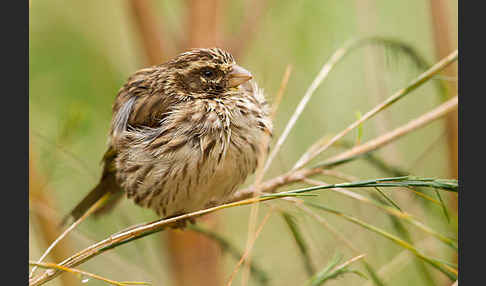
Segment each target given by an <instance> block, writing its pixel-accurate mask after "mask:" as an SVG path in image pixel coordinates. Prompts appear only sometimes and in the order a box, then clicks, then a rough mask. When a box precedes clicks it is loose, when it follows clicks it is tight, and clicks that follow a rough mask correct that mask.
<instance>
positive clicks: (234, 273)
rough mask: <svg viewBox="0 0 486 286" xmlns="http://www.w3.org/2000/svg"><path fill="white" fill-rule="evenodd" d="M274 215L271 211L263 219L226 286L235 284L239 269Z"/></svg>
mask: <svg viewBox="0 0 486 286" xmlns="http://www.w3.org/2000/svg"><path fill="white" fill-rule="evenodd" d="M271 214H272V211H269V212H268V213H267V214H266V215H265V217H264V218H263V220H262V222H261V223H260V226H259V227H258V229H257V230H256V232H255V235H254V236H253V239H252V240H251V242H250V244H249V245H248V247H247V249H246V250H245V253H244V254H243V256H242V257H241V259H240V261H238V263H237V264H236V266H235V268H234V269H233V272H232V273H231V275H230V277H229V279H228V283H227V284H226V286H231V284H232V283H233V279H234V277H235V275H236V273H237V272H238V269H239V268H240V266H241V264H242V263H243V262H244V261H245V260H247V259H248V257H249V255H250V252H251V250H252V248H253V245H255V241H256V239H257V238H258V236H259V235H260V232H261V231H262V229H263V226H265V224H266V223H267V220H268V218H270V215H271Z"/></svg>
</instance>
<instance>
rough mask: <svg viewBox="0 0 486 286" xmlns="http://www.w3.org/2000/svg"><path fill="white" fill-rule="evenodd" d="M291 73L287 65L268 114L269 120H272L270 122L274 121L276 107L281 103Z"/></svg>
mask: <svg viewBox="0 0 486 286" xmlns="http://www.w3.org/2000/svg"><path fill="white" fill-rule="evenodd" d="M291 73H292V65H287V67H286V68H285V73H284V76H283V78H282V82H281V83H280V88H279V89H278V92H277V95H276V96H275V100H274V102H273V105H272V112H271V114H270V118H272V120H273V119H275V115H276V114H277V110H278V107H279V106H280V102H281V101H282V98H283V95H284V93H285V90H286V89H287V84H288V83H289V79H290V74H291Z"/></svg>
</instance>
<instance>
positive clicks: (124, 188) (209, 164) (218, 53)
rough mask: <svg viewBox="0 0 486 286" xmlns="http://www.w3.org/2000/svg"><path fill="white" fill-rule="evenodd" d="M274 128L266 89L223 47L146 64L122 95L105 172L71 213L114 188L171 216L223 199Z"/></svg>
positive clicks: (76, 213) (115, 195)
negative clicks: (265, 92)
mask: <svg viewBox="0 0 486 286" xmlns="http://www.w3.org/2000/svg"><path fill="white" fill-rule="evenodd" d="M271 132H272V123H271V120H270V117H269V107H268V104H267V102H266V100H265V98H264V94H263V91H262V90H261V89H259V88H258V86H257V84H256V83H255V82H254V81H253V80H252V75H251V73H250V72H248V71H247V70H245V69H244V68H242V67H240V66H238V65H237V64H236V63H235V60H234V58H233V56H232V55H231V54H229V53H228V52H226V51H224V50H222V49H219V48H212V49H194V50H190V51H188V52H185V53H182V54H180V55H178V56H177V57H176V58H174V59H172V60H170V61H168V62H166V63H163V64H161V65H157V66H153V67H149V68H144V69H141V70H139V71H137V72H135V73H134V74H133V75H131V76H130V77H129V78H128V81H127V82H126V83H125V84H124V85H123V86H122V88H121V89H120V90H119V92H118V95H117V97H116V99H115V102H114V105H113V117H112V121H111V128H110V132H109V140H108V145H109V147H108V150H107V151H106V153H105V155H104V157H103V164H104V168H103V173H102V176H101V179H100V181H99V183H98V185H97V186H96V187H95V188H94V189H93V190H92V191H91V192H90V193H89V194H88V195H87V196H86V197H85V198H84V199H83V200H82V201H81V202H80V203H79V204H78V205H77V206H76V207H75V208H74V209H73V210H72V212H71V213H70V215H69V216H68V217H72V218H74V219H75V220H77V219H78V218H79V217H81V216H82V215H83V214H84V213H85V212H86V211H87V210H88V209H89V208H90V207H91V206H92V205H93V204H94V203H96V202H97V201H98V200H99V199H100V198H101V197H103V196H104V195H105V194H107V193H110V195H111V197H113V198H121V197H122V194H126V196H127V197H128V198H131V199H133V200H134V202H135V203H136V204H138V205H140V206H143V207H147V208H151V209H153V210H155V211H156V212H157V214H158V215H159V216H161V217H163V218H168V217H173V216H176V215H180V214H184V213H188V212H193V211H196V210H200V209H203V208H206V207H210V206H213V205H217V204H219V203H222V202H224V201H225V200H226V199H228V197H229V196H230V195H231V194H232V193H233V192H234V191H235V190H236V188H237V187H238V186H239V185H240V184H242V183H243V182H244V180H245V178H246V177H247V176H248V175H249V174H251V173H253V172H254V171H255V169H256V166H257V161H258V159H259V158H261V156H260V155H261V154H262V152H266V151H267V150H266V147H265V146H264V144H263V142H264V141H263V140H266V139H268V138H269V136H271ZM107 208H108V209H109V207H105V209H107Z"/></svg>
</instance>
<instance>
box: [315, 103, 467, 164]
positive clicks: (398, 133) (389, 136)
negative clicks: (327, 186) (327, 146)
mask: <svg viewBox="0 0 486 286" xmlns="http://www.w3.org/2000/svg"><path fill="white" fill-rule="evenodd" d="M457 105H458V98H457V96H456V97H454V98H452V99H449V100H448V101H446V102H444V103H443V104H441V105H439V106H438V107H436V108H434V109H433V110H431V111H430V112H427V113H426V114H424V115H422V116H420V117H418V118H416V119H413V120H411V121H410V122H409V123H407V124H405V125H403V126H401V127H399V128H396V129H394V130H393V131H390V132H388V133H386V134H384V135H382V136H380V137H378V138H375V139H373V140H370V141H368V142H366V143H364V144H362V145H359V146H356V147H354V148H352V149H350V150H348V151H345V152H343V153H340V154H338V155H336V156H334V157H332V158H330V159H328V160H326V161H324V162H323V163H320V164H319V166H330V165H333V164H335V163H337V162H342V161H344V160H348V159H350V158H353V157H356V156H359V155H362V154H365V153H368V152H371V151H374V150H376V149H377V148H379V147H381V146H383V145H385V144H388V143H389V142H391V141H394V140H396V139H398V138H400V137H402V136H404V135H405V134H408V133H410V132H411V131H413V130H416V129H418V128H420V127H423V126H424V125H426V124H429V123H431V122H433V121H434V120H437V119H439V118H441V117H442V116H444V115H447V114H448V113H450V112H451V111H454V110H455V109H456V108H457Z"/></svg>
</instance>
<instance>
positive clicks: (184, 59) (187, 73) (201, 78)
mask: <svg viewBox="0 0 486 286" xmlns="http://www.w3.org/2000/svg"><path fill="white" fill-rule="evenodd" d="M166 66H167V68H168V70H169V71H170V74H171V75H170V81H171V87H172V88H173V89H174V92H176V93H178V94H181V93H183V94H184V96H188V97H192V98H210V97H221V96H225V95H229V94H231V93H232V91H235V89H237V88H238V87H239V86H240V85H242V84H244V83H246V82H248V81H249V80H251V79H252V75H251V73H250V72H249V71H247V70H246V69H244V68H242V67H240V66H239V65H237V64H236V62H235V60H234V58H233V56H232V55H231V54H230V53H228V52H226V51H224V50H222V49H219V48H212V49H194V50H191V51H188V52H185V53H182V54H180V55H179V56H177V57H176V58H174V59H172V60H170V61H169V62H167V63H166Z"/></svg>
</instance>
